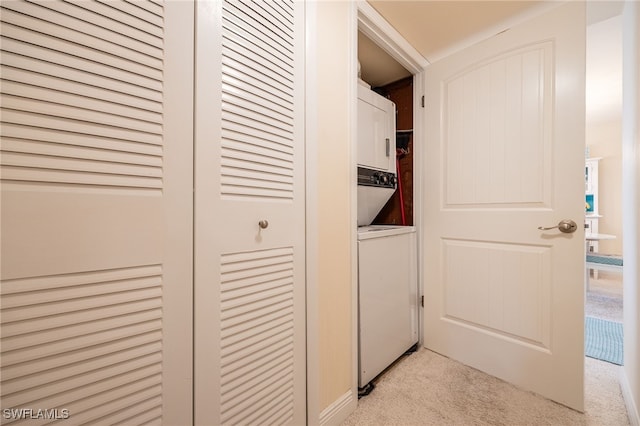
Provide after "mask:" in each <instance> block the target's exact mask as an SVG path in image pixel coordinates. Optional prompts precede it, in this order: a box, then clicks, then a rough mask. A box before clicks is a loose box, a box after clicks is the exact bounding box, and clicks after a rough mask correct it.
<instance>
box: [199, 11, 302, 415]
mask: <svg viewBox="0 0 640 426" xmlns="http://www.w3.org/2000/svg"><path fill="white" fill-rule="evenodd" d="M303 8H304V4H303V3H302V2H295V1H290V0H276V1H251V0H228V1H222V2H202V3H200V4H199V6H198V8H197V12H196V13H197V28H198V34H197V37H196V40H197V41H196V51H197V55H196V58H197V63H196V74H197V75H198V76H200V78H199V79H197V80H196V145H195V146H196V152H197V153H198V155H197V156H196V163H195V167H196V188H197V194H198V196H197V197H196V206H195V215H196V222H195V230H196V233H195V248H196V257H195V292H196V296H195V395H194V400H195V421H196V423H197V424H223V425H236V424H237V425H253V424H265V425H266V424H292V425H297V424H304V423H305V422H306V417H305V416H306V414H305V411H306V408H305V395H306V391H305V336H304V331H305V329H304V324H305V311H304V309H305V300H304V192H303V191H304V185H303V183H304V169H303V165H304V131H303V130H304V129H303V124H304V123H303V121H304V81H303V78H304V75H303V72H304V50H303V49H304V28H303V25H304V10H303ZM212 76H219V77H218V79H216V78H213V77H212ZM212 212H215V214H212ZM261 220H266V221H268V226H267V227H266V228H264V229H261V228H260V227H259V226H258V222H260V221H261Z"/></svg>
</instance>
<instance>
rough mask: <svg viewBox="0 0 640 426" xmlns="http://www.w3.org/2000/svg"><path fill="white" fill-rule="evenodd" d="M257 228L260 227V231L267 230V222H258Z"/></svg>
mask: <svg viewBox="0 0 640 426" xmlns="http://www.w3.org/2000/svg"><path fill="white" fill-rule="evenodd" d="M258 226H259V227H260V229H267V227H268V226H269V222H268V221H266V220H264V219H262V220H261V221H260V222H258Z"/></svg>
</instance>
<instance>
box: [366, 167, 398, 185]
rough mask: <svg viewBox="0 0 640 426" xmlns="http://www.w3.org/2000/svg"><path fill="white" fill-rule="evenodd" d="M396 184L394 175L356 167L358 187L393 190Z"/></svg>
mask: <svg viewBox="0 0 640 426" xmlns="http://www.w3.org/2000/svg"><path fill="white" fill-rule="evenodd" d="M397 182H398V179H397V177H396V174H395V173H391V172H382V171H380V170H374V169H368V168H366V167H358V185H365V186H375V187H379V188H393V189H395V187H396V183H397Z"/></svg>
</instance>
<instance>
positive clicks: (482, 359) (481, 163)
mask: <svg viewBox="0 0 640 426" xmlns="http://www.w3.org/2000/svg"><path fill="white" fill-rule="evenodd" d="M584 50H585V14H584V4H583V3H581V2H571V3H569V4H566V5H562V6H559V7H557V8H555V9H553V10H551V11H548V12H546V13H545V14H543V15H541V16H539V17H537V18H535V19H533V20H530V21H528V22H526V23H524V24H520V25H519V26H516V27H514V28H511V29H510V30H508V31H506V32H504V33H501V34H499V35H497V36H495V37H493V38H491V39H489V40H486V41H484V42H482V43H479V44H477V45H475V46H473V47H471V48H468V49H466V50H464V51H461V52H459V53H457V54H454V55H452V56H450V57H448V58H445V59H443V60H442V61H439V62H437V63H435V64H433V65H431V66H430V67H429V68H428V69H427V70H426V100H427V102H426V111H427V112H426V115H427V126H426V127H427V149H426V151H425V152H427V153H428V156H427V159H426V168H425V177H426V179H425V193H424V197H425V200H427V202H426V221H425V223H426V224H428V226H427V229H426V230H425V233H424V235H425V240H424V247H425V253H424V261H425V268H424V270H425V308H424V314H425V335H424V342H425V345H426V347H427V348H429V349H432V350H434V351H436V352H439V353H441V354H444V355H445V356H448V357H451V358H453V359H456V360H459V361H461V362H463V363H465V364H468V365H470V366H472V367H475V368H477V369H479V370H482V371H485V372H487V373H489V374H492V375H495V376H497V377H500V378H502V379H504V380H507V381H509V382H512V383H515V384H516V385H518V386H521V387H523V388H526V389H529V390H532V391H534V392H537V393H539V394H542V395H544V396H546V397H548V398H550V399H553V400H555V401H558V402H560V403H562V404H565V405H567V406H569V407H572V408H575V409H577V410H582V409H583V366H584V332H583V330H584V230H583V227H582V221H583V217H584V200H583V197H584V195H583V194H584V176H583V175H584V72H585V69H584ZM563 219H572V220H574V221H575V222H576V223H577V225H578V229H577V231H576V232H575V233H573V234H564V233H561V232H559V231H558V230H557V229H553V230H549V231H540V230H538V229H537V228H538V226H545V227H550V226H554V225H556V224H557V223H558V222H559V221H560V220H563Z"/></svg>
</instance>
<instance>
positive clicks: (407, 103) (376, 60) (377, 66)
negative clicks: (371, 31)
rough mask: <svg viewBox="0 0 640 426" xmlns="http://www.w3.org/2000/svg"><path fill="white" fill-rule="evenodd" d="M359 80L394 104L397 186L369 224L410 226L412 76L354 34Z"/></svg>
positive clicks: (366, 40) (412, 182) (370, 43)
mask: <svg viewBox="0 0 640 426" xmlns="http://www.w3.org/2000/svg"><path fill="white" fill-rule="evenodd" d="M358 65H359V67H358V68H359V75H358V77H359V79H360V80H361V82H360V83H361V84H362V82H364V83H366V84H367V85H369V86H370V88H371V90H372V91H374V92H376V93H378V94H380V95H381V96H383V97H384V98H387V99H389V100H390V101H391V102H393V103H394V104H395V129H393V131H394V132H395V141H396V142H395V150H396V162H395V167H396V176H397V185H396V189H395V191H394V192H393V195H392V196H391V197H390V198H389V200H388V201H387V202H386V204H384V207H382V209H381V210H380V211H379V212H378V213H377V214H376V215H375V217H374V219H373V221H372V222H371V224H372V225H404V226H412V225H414V217H413V215H414V167H415V166H414V158H413V152H414V150H413V144H414V137H413V105H414V102H413V92H414V87H413V75H412V73H411V72H410V71H408V70H407V69H405V68H404V67H403V66H402V65H401V64H399V63H398V62H397V61H396V60H395V59H394V58H392V57H391V56H390V55H389V54H388V53H386V52H385V51H384V50H383V49H382V48H380V47H379V46H378V45H376V44H375V43H374V42H373V41H371V39H369V38H368V37H367V36H366V35H364V34H363V33H362V32H361V31H358Z"/></svg>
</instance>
